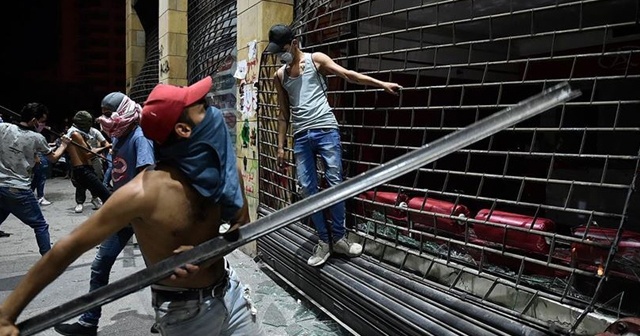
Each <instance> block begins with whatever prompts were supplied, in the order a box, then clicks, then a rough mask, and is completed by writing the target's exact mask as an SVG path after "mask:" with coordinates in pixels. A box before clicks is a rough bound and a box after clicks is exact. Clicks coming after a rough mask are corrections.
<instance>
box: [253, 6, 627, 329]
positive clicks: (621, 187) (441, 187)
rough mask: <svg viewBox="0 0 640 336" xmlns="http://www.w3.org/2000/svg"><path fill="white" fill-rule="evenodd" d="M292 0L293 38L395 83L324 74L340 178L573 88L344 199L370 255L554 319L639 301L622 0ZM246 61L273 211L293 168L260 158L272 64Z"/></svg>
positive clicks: (583, 319)
mask: <svg viewBox="0 0 640 336" xmlns="http://www.w3.org/2000/svg"><path fill="white" fill-rule="evenodd" d="M295 11H296V12H295V18H296V19H295V22H294V24H293V26H294V27H295V28H296V29H297V32H298V34H299V37H300V38H301V39H302V41H303V45H304V46H306V48H305V51H307V52H316V51H320V52H324V53H326V54H328V55H330V56H331V57H333V59H334V60H335V61H336V62H337V63H338V64H340V65H342V66H344V67H346V68H349V69H353V70H356V71H359V72H361V73H365V74H367V75H370V76H372V77H375V78H377V79H380V80H383V81H393V82H398V83H400V84H401V85H403V86H404V89H403V90H402V93H401V94H400V95H399V96H397V97H396V96H393V95H389V94H386V93H384V92H383V91H382V90H380V89H377V88H372V87H363V86H358V85H353V84H349V83H347V82H346V81H343V80H342V79H338V78H335V77H330V78H329V92H328V95H329V99H330V102H331V104H332V106H334V112H335V114H336V116H337V117H338V120H339V123H340V125H341V132H342V140H343V146H344V157H343V160H344V169H345V176H346V177H347V178H348V176H355V175H357V174H360V173H362V172H365V171H367V170H368V169H370V168H372V167H375V166H378V165H380V164H383V163H384V162H386V161H388V160H390V159H393V158H395V157H398V156H399V155H401V154H404V153H406V152H407V151H410V150H413V149H416V148H418V147H420V146H422V145H424V144H427V143H429V142H431V141H433V140H434V139H437V138H440V137H442V136H444V135H446V134H449V133H451V132H453V131H455V130H457V129H459V128H461V127H465V126H467V125H469V124H471V123H473V122H474V121H477V120H479V119H482V118H483V117H485V116H488V115H490V114H492V113H494V112H496V111H498V110H499V109H502V108H504V107H507V106H510V105H513V104H515V103H516V102H518V101H520V100H522V99H524V98H526V97H529V96H531V95H533V94H536V93H538V92H540V91H541V90H542V89H543V88H546V87H549V86H551V85H554V84H556V83H558V82H562V81H568V82H569V83H570V85H571V86H572V87H574V88H578V89H580V90H581V91H582V93H583V94H582V96H581V97H580V98H578V99H576V100H574V101H572V102H569V103H567V104H565V105H563V106H562V107H561V108H557V109H555V110H552V111H548V112H546V113H544V114H542V115H541V116H539V117H536V118H532V119H531V120H527V121H525V122H522V123H520V124H519V125H517V126H516V127H513V128H510V129H507V130H504V131H502V132H500V133H498V134H497V135H495V136H493V137H491V138H489V139H487V140H485V141H481V142H479V143H476V144H474V145H472V146H469V147H468V148H465V149H463V150H460V151H458V152H456V153H453V154H451V155H449V156H447V157H445V158H443V159H440V160H438V161H437V162H435V163H433V164H431V165H429V166H426V167H423V168H421V169H420V170H418V171H416V172H414V173H412V174H407V175H404V176H398V177H397V178H396V179H394V180H393V181H392V182H391V183H388V184H386V185H384V186H381V187H379V188H376V189H375V190H370V191H369V192H367V193H363V194H362V195H360V196H359V197H357V198H355V199H353V200H351V201H350V202H349V203H347V204H348V212H349V217H350V223H349V224H350V226H351V227H352V229H353V230H354V231H355V232H357V233H358V234H359V235H360V236H362V237H364V239H365V244H377V245H382V246H385V247H386V248H388V249H391V250H394V249H395V250H397V253H398V257H397V258H396V260H390V259H388V258H387V256H386V255H385V254H384V253H383V254H381V255H370V257H375V258H380V260H381V261H384V262H385V263H389V264H393V265H395V266H396V267H397V269H398V271H401V270H402V271H409V272H410V273H411V274H414V275H415V276H414V277H412V279H414V280H415V281H429V282H430V283H432V284H434V283H437V284H438V286H441V287H442V288H443V290H451V291H452V292H455V293H458V294H459V295H464V296H465V297H467V298H473V299H474V300H477V302H478V303H479V304H482V305H485V306H487V307H490V308H491V309H496V310H500V311H502V312H504V313H506V314H511V315H514V316H519V317H523V318H525V319H527V320H529V321H531V322H532V323H537V324H541V325H549V324H557V326H558V327H560V329H562V330H567V331H568V330H571V331H575V332H581V331H585V328H588V327H587V326H586V325H587V324H588V323H587V318H588V316H589V314H590V313H591V312H593V311H594V310H595V311H596V312H598V313H603V314H605V315H608V316H614V317H615V316H620V315H628V314H629V315H631V314H636V315H637V314H640V310H639V308H638V307H639V306H638V305H637V304H636V303H635V302H634V300H635V297H637V296H638V294H640V293H639V289H638V288H640V287H639V286H638V284H639V282H640V277H639V274H640V224H639V223H638V219H639V218H640V217H639V216H638V209H637V207H634V206H633V205H634V204H638V195H637V193H635V185H636V176H637V171H638V162H639V160H638V159H639V151H640V116H638V107H639V106H640V90H638V87H639V84H640V25H639V23H638V22H639V20H640V14H639V12H640V5H639V3H638V2H637V1H635V0H573V1H572V0H564V1H561V0H535V1H533V0H532V1H518V0H500V1H477V0H457V1H453V0H449V1H445V0H440V1H436V0H433V1H426V0H422V1H421V0H402V1H400V0H395V1H394V0H374V1H349V0H342V1H340V0H334V1H313V0H306V1H305V0H300V1H297V2H296V7H295ZM263 63H264V64H265V65H263V66H262V67H261V81H262V82H263V83H262V84H261V88H260V108H261V113H260V116H261V121H260V136H259V138H260V153H261V180H260V183H261V186H260V193H261V196H260V202H261V204H262V205H264V206H267V207H270V208H273V209H279V208H281V207H284V206H286V205H287V204H289V203H290V202H293V201H295V199H296V197H297V193H296V192H295V178H294V173H293V167H290V169H289V170H288V171H286V172H282V171H279V170H278V169H276V167H275V160H274V157H275V148H276V147H275V146H276V134H277V121H276V117H277V106H276V104H275V98H274V96H275V92H274V89H273V86H272V85H273V84H272V83H270V82H269V80H270V79H271V77H272V75H273V73H274V71H275V69H276V66H275V65H269V64H274V63H275V60H270V59H265V60H264V61H263ZM289 155H291V153H290V152H289ZM321 173H322V169H321V167H319V174H321ZM398 246H402V247H403V248H401V249H398ZM445 270H446V272H449V273H447V274H449V275H448V276H446V277H443V276H438V275H437V274H438V273H442V272H445ZM480 283H482V284H483V285H482V286H479V284H480ZM478 288H482V290H481V291H479V290H478ZM505 293H508V295H502V296H501V294H505ZM504 296H511V297H508V298H507V297H504ZM543 303H544V304H545V305H546V304H549V303H556V304H558V305H557V306H558V307H560V306H561V305H560V304H559V303H562V304H566V305H565V306H569V307H571V308H570V309H568V310H567V311H565V312H564V313H558V312H559V311H554V310H549V309H548V311H547V312H545V310H544V309H542V308H539V307H538V306H539V305H541V304H543ZM558 309H559V308H558ZM545 313H548V314H565V315H566V316H560V317H549V318H548V319H547V318H546V316H545Z"/></svg>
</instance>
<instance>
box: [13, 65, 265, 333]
mask: <svg viewBox="0 0 640 336" xmlns="http://www.w3.org/2000/svg"><path fill="white" fill-rule="evenodd" d="M210 89H211V78H210V77H206V78H205V79H203V80H200V81H199V82H197V83H195V84H193V85H191V86H189V87H177V86H172V85H165V84H158V85H157V86H156V87H155V88H154V89H153V91H151V93H150V95H149V98H148V99H147V101H146V102H145V105H144V108H143V110H142V116H141V119H140V126H141V127H142V130H143V132H144V135H145V136H146V137H147V138H148V139H150V140H153V141H154V142H155V144H154V146H155V150H156V160H157V164H156V166H155V167H153V168H149V169H147V170H145V171H143V172H141V173H139V174H138V175H137V176H136V177H135V178H134V179H133V180H131V181H130V182H129V183H127V184H126V185H124V186H122V187H121V188H119V189H118V190H116V191H115V192H114V193H113V195H112V196H111V197H110V198H109V200H108V201H107V202H105V203H104V205H103V206H102V208H100V210H98V211H97V212H95V213H94V215H93V216H91V217H90V218H89V219H88V220H87V221H85V222H84V223H82V224H81V225H80V226H79V227H78V228H77V229H76V230H74V231H73V232H72V233H71V234H70V235H69V236H68V237H66V238H64V239H62V240H60V241H59V242H58V243H57V244H56V245H54V246H53V248H52V249H51V251H50V252H49V253H47V254H46V255H45V256H44V257H43V258H42V259H41V260H40V261H39V262H38V263H36V265H35V266H34V267H33V268H32V269H31V270H29V273H27V275H26V276H25V277H24V278H23V280H22V281H21V282H20V284H18V286H17V287H16V289H15V290H14V291H13V292H12V293H11V294H10V295H9V297H7V299H6V300H5V302H4V303H3V304H2V306H0V336H5V335H14V333H15V334H17V333H16V332H17V329H16V328H15V326H14V323H15V321H16V319H17V317H18V315H19V314H20V312H21V311H22V310H23V309H24V307H25V306H26V305H27V304H28V303H29V302H30V301H31V300H32V299H33V298H34V297H35V296H36V295H37V294H38V293H39V292H40V291H41V290H42V289H43V288H44V287H45V286H46V285H47V284H49V283H51V282H52V281H53V280H54V279H55V278H56V277H57V276H58V275H59V274H60V273H61V272H62V271H64V269H65V268H66V267H67V266H68V265H69V264H70V263H71V262H73V261H74V260H75V259H76V258H77V257H78V256H79V255H81V254H82V253H84V252H85V251H87V250H88V249H90V248H92V247H93V246H95V245H97V244H98V243H100V242H101V241H103V240H104V239H106V238H107V237H109V236H110V235H112V234H114V233H116V232H118V231H119V230H120V229H122V228H123V227H125V226H126V225H128V223H132V225H133V228H134V231H135V233H136V237H137V239H138V243H139V245H140V249H141V251H142V254H143V256H144V259H145V261H146V262H147V263H148V264H149V265H152V264H156V263H158V262H160V261H162V260H164V259H166V258H168V257H170V256H171V255H173V254H175V253H180V252H182V251H184V250H186V249H189V248H191V247H192V246H195V245H198V244H201V243H203V242H205V241H207V240H209V239H211V238H213V237H216V236H218V235H219V234H220V231H219V228H220V225H221V224H222V223H223V222H224V221H228V222H229V223H230V224H231V226H232V228H231V230H233V229H235V228H236V227H237V226H239V225H243V224H245V223H248V222H249V212H248V207H247V202H246V198H245V195H244V193H243V189H244V188H242V181H241V180H240V178H239V176H238V168H237V166H236V158H235V153H234V152H233V147H232V142H231V138H230V136H229V132H228V130H227V128H226V125H225V122H224V119H223V117H222V113H221V111H220V110H218V109H216V108H214V107H208V106H207V103H206V100H205V96H206V94H207V93H208V92H209V90H210ZM151 292H152V296H153V306H154V308H155V310H156V322H157V323H158V325H159V329H160V333H161V334H162V335H219V334H224V335H262V333H263V331H262V328H261V326H260V324H259V323H257V322H256V321H255V319H254V316H252V314H251V308H252V306H251V303H250V300H249V298H248V297H246V296H245V288H244V286H242V284H241V283H240V281H239V280H238V277H237V276H236V274H235V272H234V271H233V269H232V268H230V267H229V265H228V264H227V262H226V260H225V259H224V258H220V259H215V260H211V261H208V262H206V263H204V264H201V265H199V266H195V265H185V266H184V269H182V268H180V269H176V270H175V272H174V275H172V276H171V277H170V278H167V279H164V280H162V281H160V282H158V283H157V284H154V285H152V286H151Z"/></svg>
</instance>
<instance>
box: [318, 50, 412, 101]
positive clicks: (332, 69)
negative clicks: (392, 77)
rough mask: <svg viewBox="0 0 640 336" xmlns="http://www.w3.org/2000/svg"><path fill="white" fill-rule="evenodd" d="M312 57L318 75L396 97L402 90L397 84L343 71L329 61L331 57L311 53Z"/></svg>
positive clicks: (336, 64)
mask: <svg viewBox="0 0 640 336" xmlns="http://www.w3.org/2000/svg"><path fill="white" fill-rule="evenodd" d="M312 57H313V61H314V62H315V63H316V65H317V67H318V71H320V73H322V74H325V75H326V74H332V75H336V76H338V77H341V78H343V79H345V80H346V81H348V82H350V83H355V84H360V85H369V86H377V87H379V88H382V89H384V90H385V91H386V92H388V93H391V94H395V95H397V94H398V91H399V90H400V89H402V86H400V85H399V84H397V83H392V82H383V81H381V80H378V79H375V78H373V77H371V76H367V75H363V74H361V73H359V72H356V71H353V70H349V69H345V68H343V67H342V66H340V65H339V64H338V63H336V62H334V61H333V60H332V59H331V57H329V56H327V55H326V54H323V53H321V52H316V53H313V54H312Z"/></svg>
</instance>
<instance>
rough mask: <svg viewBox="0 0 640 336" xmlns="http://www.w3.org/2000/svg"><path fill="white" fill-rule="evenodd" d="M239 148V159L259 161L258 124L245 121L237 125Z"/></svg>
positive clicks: (237, 150)
mask: <svg viewBox="0 0 640 336" xmlns="http://www.w3.org/2000/svg"><path fill="white" fill-rule="evenodd" d="M236 129H237V132H238V133H237V134H238V139H237V147H236V152H237V153H238V156H239V157H242V156H246V157H247V158H248V159H258V146H257V145H258V123H257V122H255V121H249V120H248V119H243V120H242V121H240V122H239V123H238V124H237V127H236Z"/></svg>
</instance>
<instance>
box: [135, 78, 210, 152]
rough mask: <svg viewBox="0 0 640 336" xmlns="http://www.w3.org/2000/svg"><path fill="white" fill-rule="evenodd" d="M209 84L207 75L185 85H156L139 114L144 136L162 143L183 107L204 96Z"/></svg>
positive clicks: (171, 129) (208, 89) (207, 91)
mask: <svg viewBox="0 0 640 336" xmlns="http://www.w3.org/2000/svg"><path fill="white" fill-rule="evenodd" d="M211 84H212V79H211V76H207V77H205V78H203V79H201V80H199V81H197V82H196V83H194V84H192V85H190V86H187V87H183V86H175V85H168V84H158V85H156V87H154V88H153V90H152V91H151V93H150V94H149V97H148V98H147V101H145V102H144V107H143V108H142V114H141V116H140V127H142V132H144V136H145V137H147V138H148V139H150V140H153V141H155V142H157V143H158V144H162V143H164V142H165V141H166V140H167V138H168V137H169V134H171V132H172V131H173V127H174V126H175V125H176V122H177V121H178V118H180V115H181V114H182V112H183V111H184V109H185V108H186V107H187V106H190V105H193V104H195V103H197V102H198V101H199V100H201V99H202V98H204V97H205V96H206V95H207V93H209V91H210V90H211Z"/></svg>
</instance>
